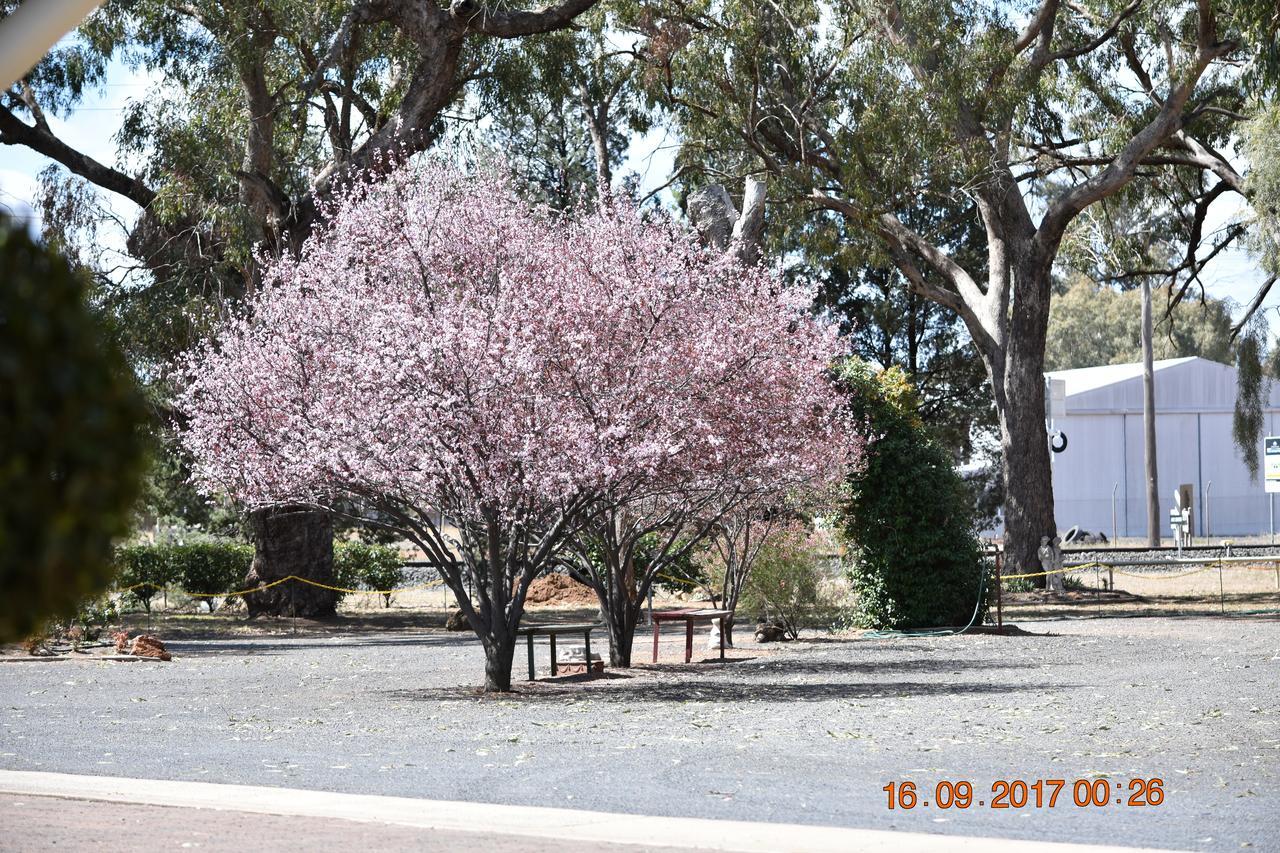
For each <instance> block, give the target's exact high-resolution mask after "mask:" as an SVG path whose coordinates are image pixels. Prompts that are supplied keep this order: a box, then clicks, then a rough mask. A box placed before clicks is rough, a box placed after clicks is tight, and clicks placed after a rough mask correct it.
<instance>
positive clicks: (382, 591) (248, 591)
mask: <svg viewBox="0 0 1280 853" xmlns="http://www.w3.org/2000/svg"><path fill="white" fill-rule="evenodd" d="M289 581H298V582H299V583H304V584H307V585H308V586H314V587H319V588H320V589H328V590H332V591H333V592H341V593H346V594H347V595H395V594H397V593H401V592H412V591H414V590H419V589H432V588H434V587H438V586H443V585H444V581H438V580H437V581H428V582H427V583H423V584H417V585H415V586H402V587H397V588H395V589H348V588H347V587H344V586H332V585H330V584H324V583H320V582H319V581H313V580H311V579H310V578H300V577H298V576H297V575H288V576H287V577H283V578H280V579H279V580H274V581H271V583H265V584H262V585H260V586H255V587H253V588H252V589H239V590H235V591H232V592H187V591H186V590H184V589H182V587H178V586H166V585H164V584H158V583H152V582H151V581H143V582H142V583H135V584H130V585H129V586H123V587H120V588H118V589H116V590H115V592H132V591H133V590H135V589H144V588H146V587H150V588H151V589H154V590H155V591H156V592H166V591H177V592H184V593H186V594H187V595H188V596H189V597H191V598H235V597H237V596H241V595H252V594H253V593H257V592H265V591H266V590H268V589H271V588H272V587H276V586H280V585H281V584H283V583H288V582H289Z"/></svg>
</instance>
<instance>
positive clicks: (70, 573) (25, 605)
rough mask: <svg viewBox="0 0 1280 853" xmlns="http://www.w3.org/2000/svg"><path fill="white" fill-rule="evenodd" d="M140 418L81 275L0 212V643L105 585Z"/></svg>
mask: <svg viewBox="0 0 1280 853" xmlns="http://www.w3.org/2000/svg"><path fill="white" fill-rule="evenodd" d="M146 420H147V412H146V408H145V407H144V405H143V401H142V397H141V395H140V394H139V393H138V389H137V384H136V382H135V381H134V377H133V373H132V372H131V371H130V369H129V366H128V365H127V364H126V362H125V359H124V356H123V355H122V354H121V352H120V349H119V348H118V347H116V346H114V345H112V344H110V343H109V342H108V337H107V335H106V333H105V330H104V329H103V326H102V324H101V323H100V322H99V320H98V318H97V317H96V316H95V314H94V311H93V310H92V308H91V307H90V305H89V302H88V299H87V297H86V287H85V280H84V279H83V278H82V277H80V276H78V275H76V274H75V273H74V272H73V271H72V270H71V268H70V266H69V265H68V264H67V262H66V260H64V259H63V258H62V257H61V256H59V255H58V254H57V253H56V252H53V251H51V250H49V249H47V248H46V247H44V246H40V245H37V244H36V243H35V242H34V241H33V240H32V239H31V238H30V237H29V236H28V234H27V233H26V231H25V230H23V229H21V228H17V227H13V226H12V225H11V224H10V223H9V222H8V221H7V220H6V219H5V217H3V216H0V643H3V642H8V641H14V640H20V639H22V638H23V637H25V636H27V635H29V634H30V633H31V632H32V631H34V630H36V629H37V628H39V626H41V625H42V624H44V623H45V621H46V620H47V619H49V618H50V617H54V618H61V619H64V620H65V619H69V618H72V617H73V615H74V614H75V612H76V608H77V607H78V606H79V604H80V602H81V601H83V600H85V599H86V598H89V597H93V596H97V595H98V594H100V593H102V592H103V591H104V590H105V589H106V588H107V586H108V585H109V584H110V582H111V574H112V573H111V568H112V567H111V545H112V542H113V541H114V540H115V539H116V538H117V537H118V536H122V535H123V534H125V533H126V532H127V531H128V527H129V522H130V520H131V517H132V512H133V507H134V504H135V502H136V500H137V498H138V495H139V494H140V490H141V480H142V472H143V467H144V463H145V447H144V439H143V433H142V429H141V427H142V425H143V424H144V423H145V422H146Z"/></svg>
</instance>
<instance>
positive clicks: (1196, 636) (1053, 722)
mask: <svg viewBox="0 0 1280 853" xmlns="http://www.w3.org/2000/svg"><path fill="white" fill-rule="evenodd" d="M1027 628H1028V629H1029V630H1030V631H1031V632H1032V633H1029V634H1021V633H1019V634H1015V635H1012V636H995V635H991V634H973V635H965V636H960V637H940V638H894V637H891V638H885V639H857V640H828V641H820V640H814V641H810V642H803V643H797V644H793V645H791V646H789V647H786V648H784V649H782V650H781V651H778V652H776V653H773V654H768V655H765V656H756V657H750V656H749V654H750V653H752V652H753V651H754V650H753V649H750V648H743V649H742V650H741V651H739V652H738V653H737V654H733V653H731V655H730V658H731V659H730V661H729V662H727V663H724V664H720V663H718V662H711V661H710V660H708V661H706V662H697V659H696V658H695V663H694V664H691V665H688V666H685V665H683V664H664V665H662V666H660V667H659V668H657V669H654V668H648V667H644V668H640V669H637V670H633V671H630V672H626V673H617V672H614V673H611V674H610V677H608V678H604V679H597V680H594V681H592V682H589V683H572V682H568V683H566V682H563V681H562V682H559V683H548V682H540V683H538V684H536V685H533V686H523V685H522V692H521V693H520V694H518V695H515V696H508V697H498V698H494V697H481V696H478V695H477V694H476V693H475V691H474V689H472V688H469V687H459V684H460V683H461V684H468V683H472V684H474V683H476V682H477V681H478V679H479V676H480V672H481V660H482V658H481V655H480V651H479V648H478V647H477V645H476V643H475V642H474V641H473V640H471V639H469V638H466V637H462V636H459V635H447V634H444V633H442V632H419V633H398V634H385V633H384V634H377V635H349V634H348V635H343V636H333V637H316V636H310V637H255V638H235V639H225V640H205V641H194V640H186V641H175V642H172V643H171V644H170V648H171V649H172V651H173V652H174V653H175V656H176V658H175V660H174V661H173V662H172V663H169V664H162V663H150V662H138V663H129V664H112V663H106V662H96V663H87V662H61V663H56V662H41V663H6V664H4V665H0V767H4V768H7V769H13V770H37V769H38V770H47V771H59V772H68V773H90V774H92V773H101V774H104V775H114V776H134V777H140V778H157V779H189V780H194V781H209V782H227V783H244V784H259V785H262V784H265V785H281V786H288V787H298V788H317V789H327V790H336V791H348V792H353V793H375V794H395V795H403V796H421V797H431V798H439V799H460V800H472V801H481V802H495V803H520V804H528V805H546V806H568V807H574V808H587V809H601V810H609V811H622V812H634V813H643V814H655V815H683V816H691V817H711V818H734V819H746V820H777V821H795V822H807V823H822V824H837V825H845V826H858V827H867V828H878V829H887V828H902V829H910V830H915V831H923V832H939V833H947V832H955V833H961V834H966V835H992V836H1004V837H1012V838H1028V839H1051V840H1064V841H1068V840H1069V841H1086V842H1109V843H1121V844H1131V845H1162V846H1167V847H1178V848H1184V849H1206V850H1207V849H1213V850H1235V849H1240V848H1241V847H1249V846H1252V847H1254V848H1257V849H1263V850H1267V849H1271V850H1275V849H1280V699H1278V693H1277V685H1280V620H1277V619H1265V618H1257V619H1251V620H1244V619H1211V618H1183V619H1176V620H1174V619H1163V618H1146V619H1141V618H1135V619H1102V620H1094V621H1088V620H1073V621H1067V620H1063V621H1051V622H1036V623H1034V624H1032V623H1028V625H1027ZM647 642H648V640H647V638H641V639H640V640H639V641H638V643H637V654H636V657H637V659H641V658H642V655H643V654H644V653H643V649H644V647H645V644H646V643H647ZM664 642H665V644H666V646H665V648H666V649H667V651H668V653H675V651H676V649H677V648H678V644H680V643H682V642H683V636H682V632H681V635H680V636H677V635H676V634H675V633H674V632H673V633H671V634H669V635H667V636H666V638H665V640H664ZM539 651H540V655H539V663H540V666H543V667H545V666H546V660H545V653H546V647H545V646H543V647H542V648H541V649H540V650H539ZM708 658H710V655H708ZM516 663H517V672H519V671H520V667H521V665H522V663H523V650H521V651H520V652H519V653H518V654H517V661H516ZM1151 777H1159V778H1161V779H1162V780H1163V785H1164V793H1165V798H1164V802H1163V804H1161V805H1159V806H1155V807H1143V808H1137V807H1130V806H1127V805H1116V804H1115V803H1114V800H1112V801H1111V802H1110V803H1109V804H1108V805H1106V806H1103V807H1089V808H1079V807H1077V806H1075V805H1074V804H1073V802H1072V799H1071V790H1072V789H1071V783H1072V782H1073V781H1074V780H1076V779H1092V778H1104V779H1106V780H1108V782H1109V783H1110V784H1112V785H1113V792H1114V786H1115V785H1117V784H1118V785H1120V786H1121V789H1122V793H1121V794H1120V796H1121V797H1122V798H1125V797H1127V795H1128V782H1129V780H1130V779H1131V778H1143V779H1147V778H1151ZM1041 778H1057V779H1066V780H1068V787H1067V789H1066V790H1065V791H1064V795H1063V796H1062V797H1061V799H1060V800H1059V802H1058V803H1057V805H1056V807H1054V808H1039V809H1036V808H1024V809H993V808H990V807H989V806H984V807H977V806H976V805H975V806H974V807H973V808H970V809H968V810H963V811H962V810H958V809H950V810H941V809H939V808H938V807H937V804H936V801H935V798H934V796H933V791H934V785H935V783H936V782H937V781H938V780H952V781H959V780H968V781H970V782H971V783H972V784H973V787H974V791H975V795H974V798H975V800H979V799H981V800H982V801H984V802H987V803H990V801H991V800H992V796H991V784H992V782H993V781H994V780H997V779H1006V780H1014V779H1022V780H1026V781H1028V782H1030V781H1033V780H1035V779H1041ZM905 780H910V781H914V782H915V783H916V784H917V786H918V787H919V789H920V790H921V792H923V793H922V796H921V800H922V801H924V800H928V801H930V802H931V803H932V805H930V806H929V807H925V806H923V805H921V806H918V807H917V808H915V809H913V810H909V811H907V810H902V809H897V810H892V811H890V810H888V809H887V808H886V802H885V798H886V795H885V793H884V792H883V791H882V790H881V789H882V788H883V786H885V785H886V784H888V783H889V782H895V781H897V782H901V781H905ZM9 819H10V818H8V817H6V818H5V820H6V822H7V821H8V820H9Z"/></svg>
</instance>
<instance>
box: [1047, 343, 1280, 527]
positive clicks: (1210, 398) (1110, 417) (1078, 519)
mask: <svg viewBox="0 0 1280 853" xmlns="http://www.w3.org/2000/svg"><path fill="white" fill-rule="evenodd" d="M1046 376H1047V377H1048V378H1049V379H1052V380H1062V381H1063V383H1064V384H1065V391H1066V407H1065V410H1066V415H1065V416H1062V417H1058V418H1056V419H1055V420H1054V423H1053V426H1054V428H1056V429H1059V430H1062V431H1063V432H1064V433H1065V434H1066V437H1067V448H1066V450H1064V451H1063V452H1062V453H1054V454H1052V456H1053V494H1054V506H1055V508H1056V516H1057V522H1058V527H1059V528H1060V529H1062V530H1066V529H1068V528H1070V527H1072V526H1073V525H1080V526H1081V527H1082V528H1084V529H1086V530H1089V531H1095V532H1096V531H1102V532H1104V533H1106V535H1107V536H1109V537H1110V536H1112V535H1113V527H1112V512H1113V503H1112V493H1113V490H1114V494H1115V501H1114V513H1115V528H1114V533H1116V534H1118V535H1120V536H1145V535H1146V530H1147V516H1146V498H1145V488H1146V487H1145V483H1146V471H1145V467H1144V465H1145V463H1144V462H1143V428H1142V365H1141V364H1140V363H1138V364H1114V365H1107V366H1105V367H1086V368H1082V369H1080V370H1060V371H1055V372H1051V373H1048V374H1046ZM1278 385H1280V383H1275V384H1273V385H1272V386H1271V388H1270V398H1269V401H1268V403H1267V405H1266V406H1265V408H1264V412H1265V415H1264V420H1263V423H1264V431H1265V432H1266V433H1267V434H1268V435H1275V434H1276V430H1277V428H1280V418H1278V417H1277V415H1280V387H1277V386H1278ZM1235 397H1236V370H1235V368H1234V367H1231V366H1229V365H1225V364H1218V363H1217V362H1214V361H1208V360H1207V359H1203V358H1172V359H1165V360H1161V361H1157V362H1156V363H1155V398H1156V460H1157V466H1158V474H1159V480H1160V482H1159V489H1160V529H1161V535H1162V536H1166V537H1167V536H1169V535H1171V532H1170V529H1169V510H1170V509H1172V508H1173V494H1174V490H1175V489H1176V488H1177V487H1178V486H1179V485H1180V484H1182V483H1189V484H1191V486H1192V494H1193V495H1194V504H1193V507H1192V523H1193V526H1194V532H1195V535H1196V536H1205V535H1206V534H1208V535H1211V536H1214V537H1221V536H1231V535H1242V534H1253V533H1266V532H1268V531H1269V530H1271V529H1272V523H1273V518H1272V512H1271V502H1270V500H1269V498H1268V496H1267V494H1266V493H1265V492H1264V491H1263V484H1262V474H1261V471H1259V474H1258V477H1257V478H1256V479H1255V478H1253V477H1251V476H1250V474H1249V470H1248V468H1246V467H1245V464H1244V459H1243V457H1242V456H1241V454H1240V450H1239V448H1237V447H1236V445H1235V441H1234V440H1233V439H1232V436H1231V421H1232V412H1233V410H1234V408H1235ZM1259 443H1260V444H1261V442H1259ZM1259 458H1261V447H1259ZM1206 499H1207V500H1206Z"/></svg>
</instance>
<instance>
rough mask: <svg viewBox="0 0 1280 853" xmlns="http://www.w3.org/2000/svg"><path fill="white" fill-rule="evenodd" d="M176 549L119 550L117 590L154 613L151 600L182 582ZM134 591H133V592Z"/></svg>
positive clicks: (133, 547) (142, 547) (138, 547)
mask: <svg viewBox="0 0 1280 853" xmlns="http://www.w3.org/2000/svg"><path fill="white" fill-rule="evenodd" d="M172 550H173V548H172V546H168V545H126V546H123V547H120V548H117V549H116V554H115V569H116V588H117V589H121V590H125V595H126V596H127V597H128V598H130V599H132V600H134V601H136V602H137V603H139V604H141V605H142V607H143V608H144V609H145V610H146V611H147V612H148V613H150V612H151V599H152V598H154V597H155V596H156V594H157V593H159V592H161V591H162V590H163V589H164V588H165V587H168V586H173V585H174V584H176V583H177V582H178V576H177V572H176V570H175V561H174V559H173V554H172V553H171V552H172ZM130 587H132V589H130Z"/></svg>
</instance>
